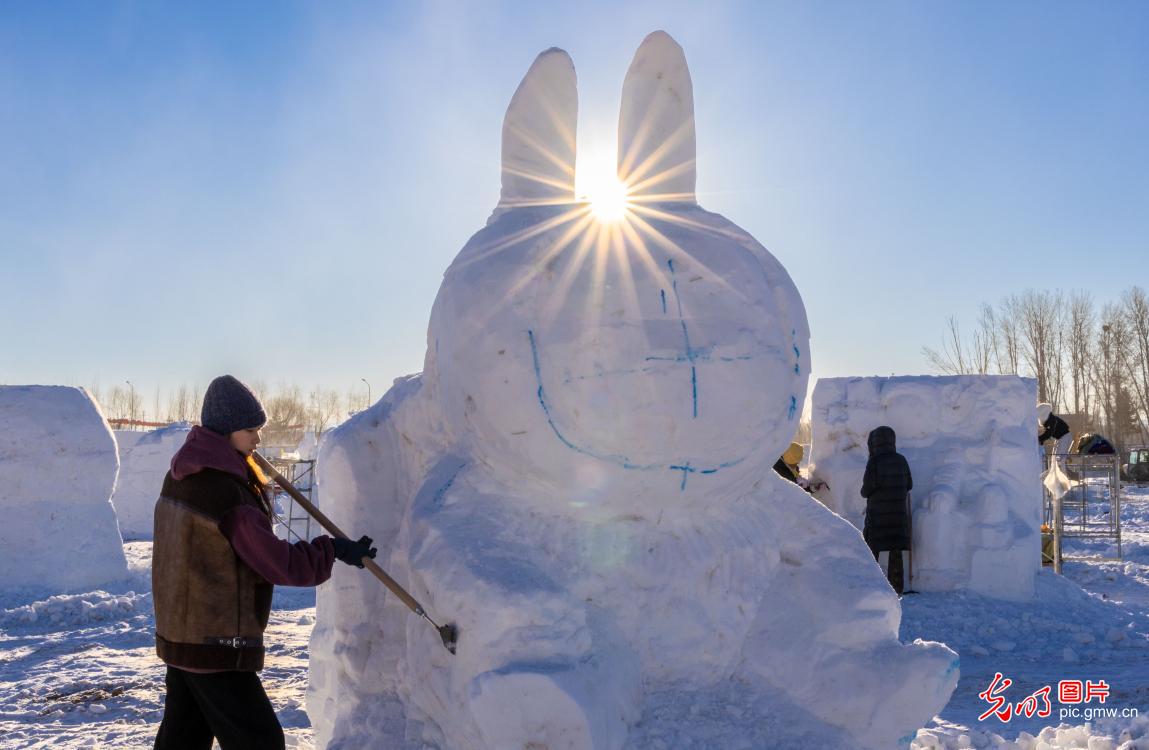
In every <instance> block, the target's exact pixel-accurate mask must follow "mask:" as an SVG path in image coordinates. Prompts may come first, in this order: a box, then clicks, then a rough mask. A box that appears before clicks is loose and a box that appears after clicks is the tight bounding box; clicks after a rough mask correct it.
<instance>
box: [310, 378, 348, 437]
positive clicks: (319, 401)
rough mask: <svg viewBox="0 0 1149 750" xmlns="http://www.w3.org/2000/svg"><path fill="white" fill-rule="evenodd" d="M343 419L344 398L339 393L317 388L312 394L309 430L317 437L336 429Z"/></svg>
mask: <svg viewBox="0 0 1149 750" xmlns="http://www.w3.org/2000/svg"><path fill="white" fill-rule="evenodd" d="M342 417H343V398H342V397H341V396H340V395H339V392H338V391H335V390H328V389H323V388H319V387H318V386H316V388H315V389H314V390H313V391H312V392H311V418H310V420H309V422H308V426H309V428H310V429H311V430H312V431H314V432H315V434H316V436H319V435H322V434H323V431H324V430H327V429H329V428H331V427H334V426H335V425H336V424H338V423H339V421H340V419H341V418H342Z"/></svg>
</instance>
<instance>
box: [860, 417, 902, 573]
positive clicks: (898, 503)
mask: <svg viewBox="0 0 1149 750" xmlns="http://www.w3.org/2000/svg"><path fill="white" fill-rule="evenodd" d="M896 442H897V437H896V435H895V434H894V430H893V429H892V428H890V427H886V426H884V425H883V426H882V427H878V428H876V429H874V430H873V431H872V432H871V433H870V436H869V439H868V441H867V443H868V446H869V449H870V459H869V461H867V462H866V473H865V476H864V477H863V479H862V497H864V498H866V523H865V526H864V528H863V529H862V537H863V538H864V539H865V540H866V544H868V545H869V546H870V550H871V551H872V552H873V553H874V558H875V559H877V560H878V561H879V562H880V561H881V553H882V552H886V553H888V557H889V563H888V565H887V571H886V577H887V579H888V580H889V582H890V585H891V586H893V588H894V591H896V592H898V593H899V594H901V593H902V589H903V586H904V580H903V579H904V575H903V568H904V565H903V564H902V552H904V551H905V550H908V549H909V548H910V544H911V540H910V525H909V512H908V508H907V503H908V498H909V492H910V490H911V489H913V487H914V480H913V476H912V475H911V474H910V465H909V463H907V462H906V459H905V457H904V456H902V454H900V453H898V452H897V446H896Z"/></svg>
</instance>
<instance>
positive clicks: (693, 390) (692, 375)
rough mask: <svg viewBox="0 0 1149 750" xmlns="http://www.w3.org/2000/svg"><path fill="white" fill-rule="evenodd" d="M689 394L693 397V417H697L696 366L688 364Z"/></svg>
mask: <svg viewBox="0 0 1149 750" xmlns="http://www.w3.org/2000/svg"><path fill="white" fill-rule="evenodd" d="M690 396H691V398H693V399H694V418H695V419H698V368H697V367H695V366H694V365H691V366H690Z"/></svg>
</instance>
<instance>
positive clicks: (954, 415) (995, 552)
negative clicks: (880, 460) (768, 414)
mask: <svg viewBox="0 0 1149 750" xmlns="http://www.w3.org/2000/svg"><path fill="white" fill-rule="evenodd" d="M1036 405H1037V381H1035V380H1033V379H1030V378H1020V377H1017V376H1013V375H960V376H949V377H930V376H906V377H889V378H882V377H868V378H823V379H821V380H819V381H818V383H817V385H816V386H815V388H814V395H813V409H812V421H813V425H812V427H813V450H812V454H813V469H812V474H813V476H815V477H816V478H817V479H821V480H824V481H825V482H826V483H827V484H828V485H829V489H828V490H823V491H820V492H819V493H818V494H819V497H820V498H821V499H823V500H824V501H825V502H826V504H827V505H828V506H829V507H830V508H831V509H832V510H834V511H835V512H837V513H838V514H839V515H841V516H842V517H843V518H845V519H846V520H848V521H849V522H850V523H852V524H854V525H855V526H857V527H858V528H859V529H861V528H862V525H863V523H864V516H865V510H866V501H865V498H863V497H862V496H861V494H859V490H860V489H861V486H862V475H863V474H864V473H865V469H866V461H867V458H868V455H869V454H868V449H867V447H866V440H867V437H868V436H869V433H870V431H871V430H873V429H874V428H875V427H878V426H880V425H888V426H890V427H892V428H893V429H894V432H895V433H897V447H898V452H899V453H901V454H902V455H903V456H905V457H906V459H907V460H908V461H909V464H910V471H911V472H912V474H913V478H914V489H913V492H912V493H911V494H912V497H913V545H914V552H913V566H914V581H913V585H914V587H915V588H916V589H918V590H919V591H953V590H957V589H968V590H970V591H976V592H980V593H983V594H987V595H990V596H995V597H1000V598H1006V599H1028V598H1030V597H1032V596H1033V590H1034V589H1033V577H1034V574H1035V573H1036V572H1037V570H1038V569H1039V568H1040V567H1041V555H1040V546H1041V545H1040V540H1041V534H1040V526H1041V502H1042V491H1041V484H1040V474H1041V465H1040V462H1039V459H1038V450H1037V433H1036V424H1037V416H1036V415H1037V411H1036Z"/></svg>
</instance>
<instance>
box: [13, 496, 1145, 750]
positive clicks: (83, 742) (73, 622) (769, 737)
mask: <svg viewBox="0 0 1149 750" xmlns="http://www.w3.org/2000/svg"><path fill="white" fill-rule="evenodd" d="M1122 518H1123V523H1124V529H1123V531H1124V533H1123V541H1124V550H1123V551H1124V560H1123V561H1122V562H1115V561H1108V562H1107V561H1104V560H1099V559H1095V560H1083V561H1069V562H1067V563H1066V565H1065V577H1064V578H1059V577H1058V576H1055V575H1054V574H1053V573H1051V572H1049V571H1048V570H1047V571H1043V572H1042V573H1041V574H1040V575H1039V576H1038V578H1037V591H1038V596H1037V599H1036V600H1035V601H1034V602H1032V603H1029V604H1021V605H1019V604H1014V603H1008V602H1002V601H998V600H994V599H989V598H986V597H982V596H978V595H973V594H967V593H957V594H952V593H951V594H942V593H923V594H917V595H908V596H906V597H905V598H903V600H902V606H903V622H902V629H901V635H902V639H903V640H912V639H914V638H926V639H931V640H940V641H943V642H945V643H948V644H949V645H950V646H951V647H952V648H954V649H955V650H956V651H958V652H959V653H960V654H961V659H962V662H961V673H962V674H961V682H960V683H959V684H958V687H957V690H956V691H955V692H954V694H953V698H952V699H951V700H950V703H949V704H948V705H947V706H946V708H945V709H944V710H943V711H942V713H941V715H940V716H938V717H937V718H936V719H935V720H934V721H933V722H932V723H931V724H930V726H928V727H926V728H924V729H922V730H921V731H920V732H919V733H918V736H917V738H916V740H915V741H914V743H913V747H914V748H946V749H949V748H965V747H973V748H1023V749H1026V750H1038V749H1040V748H1050V749H1053V748H1087V749H1088V750H1105V749H1106V748H1108V749H1110V750H1113V749H1115V748H1120V749H1121V750H1137V749H1139V748H1140V749H1141V750H1145V749H1146V748H1149V488H1145V487H1141V488H1137V487H1130V488H1127V489H1126V492H1125V503H1124V506H1123V509H1122ZM1107 547H1108V545H1107V544H1106V543H1102V542H1094V543H1092V544H1083V545H1079V547H1078V550H1079V551H1080V552H1091V553H1097V554H1103V553H1106V552H1107V551H1109V550H1108V549H1107ZM150 549H151V545H150V543H148V542H128V543H127V544H126V545H125V551H126V553H127V557H128V560H129V565H130V571H131V577H130V578H129V579H128V580H127V581H125V582H124V583H123V584H122V585H120V586H116V587H109V588H108V590H106V591H94V592H90V593H86V594H77V595H63V596H53V597H48V598H45V597H42V596H40V597H38V596H36V595H35V594H34V593H32V592H29V591H26V590H23V591H18V590H7V591H3V592H0V746H2V747H4V748H6V749H7V748H49V747H50V748H54V749H56V750H63V749H65V748H88V747H104V748H141V747H150V746H151V743H152V738H153V737H154V734H155V730H156V724H157V722H158V721H159V719H160V715H161V709H162V696H163V669H162V668H161V666H160V665H159V663H158V662H157V661H156V659H155V657H154V652H153V645H152V644H153V641H152V626H153V621H152V609H151V594H150V581H149V570H148V566H149V560H150ZM62 563H63V564H66V558H63V559H62ZM314 604H315V596H314V591H313V590H311V589H289V588H279V589H277V593H276V598H275V602H274V610H273V612H272V617H271V626H270V627H269V631H268V641H269V643H271V644H272V645H271V647H270V649H269V654H268V667H267V669H266V670H265V671H264V673H263V674H264V684H265V686H266V687H267V689H268V692H269V693H270V695H271V699H272V702H273V703H274V704H275V706H276V708H277V709H278V712H279V718H280V721H281V723H282V724H283V725H284V727H285V729H286V733H287V735H288V745H289V746H293V747H311V746H312V741H311V736H312V735H311V729H310V722H309V721H308V718H307V715H306V713H305V711H304V706H303V700H304V693H305V689H306V681H307V649H308V636H309V634H310V631H311V627H312V625H313V623H314V620H315V610H314ZM997 672H1000V673H1002V675H1003V678H1008V679H1010V680H1012V681H1013V683H1012V684H1011V685H1010V686H1009V687H1008V688H1007V689H1005V690H1004V691H1000V695H1001V696H1002V697H1003V698H1004V699H1005V700H1006V701H1007V702H1008V703H1009V704H1018V703H1021V702H1023V701H1024V699H1025V698H1027V697H1028V696H1030V695H1032V694H1033V693H1035V692H1038V691H1039V690H1040V689H1041V688H1043V687H1045V686H1050V688H1051V691H1050V704H1051V711H1052V713H1051V715H1050V716H1049V717H1048V718H1042V717H1039V716H1036V715H1035V716H1033V717H1030V718H1025V717H1024V716H1023V715H1022V716H1016V715H1015V716H1012V717H1011V719H1010V721H1009V722H1008V723H1006V722H1002V721H1001V720H999V719H998V718H997V717H996V716H989V717H988V718H987V719H986V720H984V721H981V720H979V718H978V717H979V716H980V715H981V714H983V713H984V712H985V711H986V710H988V709H989V708H990V707H991V705H990V703H988V702H987V701H985V700H983V699H982V698H980V697H979V693H981V692H983V691H985V690H986V688H987V687H989V685H990V683H991V681H992V680H993V678H994V675H995V673H997ZM1063 680H1081V681H1082V682H1083V683H1084V682H1086V681H1092V682H1094V683H1097V682H1099V681H1102V680H1103V681H1104V682H1105V683H1106V684H1107V685H1108V688H1109V690H1108V698H1107V700H1106V701H1105V703H1104V704H1102V703H1100V702H1098V700H1096V699H1094V700H1093V701H1092V702H1090V703H1081V704H1076V705H1075V704H1062V703H1060V702H1059V701H1058V683H1059V682H1061V681H1063ZM688 703H689V704H690V705H687V704H688ZM1038 707H1039V708H1043V707H1044V706H1042V705H1040V702H1039V706H1038ZM666 708H667V710H668V711H688V712H690V713H692V714H693V715H695V716H697V717H698V721H699V722H700V723H705V724H706V725H707V726H708V727H710V729H709V730H708V737H709V739H708V743H707V744H708V746H709V747H711V748H736V747H740V748H759V747H771V748H788V747H793V748H803V750H805V749H806V748H816V747H817V746H818V741H817V739H816V738H805V739H803V738H802V737H801V736H800V734H801V733H800V732H797V731H792V730H794V729H795V727H787V726H774V727H771V726H764V725H763V722H761V721H750V720H748V719H750V718H756V717H745V716H736V715H731V714H730V713H729V712H726V711H725V710H724V706H723V705H722V702H721V696H714V695H708V696H707V698H706V700H705V701H700V702H696V703H691V701H689V700H687V701H686V702H685V703H683V701H682V700H681V696H677V697H668V699H667V701H666ZM1002 709H1003V710H1004V706H1003V707H1002ZM1065 709H1077V710H1078V711H1079V712H1083V711H1084V710H1085V709H1095V710H1096V709H1105V710H1108V711H1115V712H1116V713H1117V716H1116V717H1114V718H1100V719H1095V720H1093V721H1091V722H1087V721H1086V719H1085V717H1084V715H1083V714H1081V713H1079V714H1078V716H1077V717H1076V718H1075V717H1073V716H1068V715H1067V716H1066V717H1065V718H1061V711H1062V710H1065ZM1132 710H1136V711H1137V712H1138V713H1139V716H1138V717H1136V718H1133V717H1127V716H1122V715H1121V714H1122V713H1131V712H1132ZM793 711H794V712H795V715H796V714H797V713H800V709H793ZM769 715H770V716H773V717H776V718H777V719H778V721H779V722H782V723H785V722H786V718H785V717H786V715H787V714H786V713H785V712H781V711H772V712H771V713H770V714H769ZM653 718H655V719H656V718H657V717H653ZM649 724H650V725H649V726H644V727H640V728H638V729H636V730H635V733H634V737H632V739H633V740H635V741H636V742H637V743H638V744H637V745H635V743H634V742H632V743H631V744H632V745H635V746H642V747H650V748H677V747H679V745H678V744H676V742H675V738H673V737H667V736H663V735H661V734H660V733H659V731H658V727H657V726H656V725H655V724H656V721H655V722H649ZM1059 725H1060V728H1058V727H1059Z"/></svg>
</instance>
